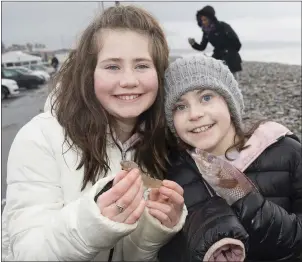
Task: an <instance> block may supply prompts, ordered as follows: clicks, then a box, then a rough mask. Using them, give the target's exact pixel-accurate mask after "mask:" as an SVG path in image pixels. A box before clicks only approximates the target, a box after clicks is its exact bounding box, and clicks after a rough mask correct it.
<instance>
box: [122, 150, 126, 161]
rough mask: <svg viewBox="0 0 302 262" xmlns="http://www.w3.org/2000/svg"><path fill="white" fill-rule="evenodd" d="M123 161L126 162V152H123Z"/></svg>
mask: <svg viewBox="0 0 302 262" xmlns="http://www.w3.org/2000/svg"><path fill="white" fill-rule="evenodd" d="M122 160H126V151H124V150H123V151H122Z"/></svg>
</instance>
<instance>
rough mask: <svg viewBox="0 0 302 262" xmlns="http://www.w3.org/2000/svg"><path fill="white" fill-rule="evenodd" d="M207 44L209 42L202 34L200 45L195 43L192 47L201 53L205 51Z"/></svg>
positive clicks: (205, 35)
mask: <svg viewBox="0 0 302 262" xmlns="http://www.w3.org/2000/svg"><path fill="white" fill-rule="evenodd" d="M208 42H209V39H208V36H207V34H205V33H203V36H202V39H201V42H200V44H197V43H195V44H194V45H192V47H193V49H195V50H198V51H203V50H205V49H206V47H207V45H208Z"/></svg>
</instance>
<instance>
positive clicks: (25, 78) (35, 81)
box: [1, 68, 45, 88]
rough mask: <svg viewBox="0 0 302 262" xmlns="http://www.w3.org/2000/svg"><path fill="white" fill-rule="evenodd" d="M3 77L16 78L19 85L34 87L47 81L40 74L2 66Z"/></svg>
mask: <svg viewBox="0 0 302 262" xmlns="http://www.w3.org/2000/svg"><path fill="white" fill-rule="evenodd" d="M1 76H2V77H3V78H7V79H12V80H15V81H16V82H17V84H18V86H19V87H26V88H32V87H36V86H39V85H42V84H44V83H45V80H44V79H42V78H41V77H39V76H36V75H31V74H27V73H23V72H19V71H17V70H15V69H8V68H1Z"/></svg>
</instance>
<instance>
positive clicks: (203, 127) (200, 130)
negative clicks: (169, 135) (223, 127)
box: [190, 124, 215, 133]
mask: <svg viewBox="0 0 302 262" xmlns="http://www.w3.org/2000/svg"><path fill="white" fill-rule="evenodd" d="M214 125H215V124H211V125H206V126H202V127H197V128H194V129H193V130H191V131H190V132H192V133H202V132H206V131H207V130H209V129H210V128H212V127H213V126H214Z"/></svg>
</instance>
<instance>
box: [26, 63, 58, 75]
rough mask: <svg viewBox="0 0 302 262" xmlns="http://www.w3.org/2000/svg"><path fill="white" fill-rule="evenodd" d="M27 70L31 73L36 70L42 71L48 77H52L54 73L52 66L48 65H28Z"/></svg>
mask: <svg viewBox="0 0 302 262" xmlns="http://www.w3.org/2000/svg"><path fill="white" fill-rule="evenodd" d="M29 69H31V70H33V71H37V70H39V71H41V70H42V71H45V72H47V73H48V74H49V75H52V74H53V73H54V72H55V69H54V68H53V67H52V66H50V65H49V64H48V63H46V64H41V65H39V64H38V65H30V66H29Z"/></svg>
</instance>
